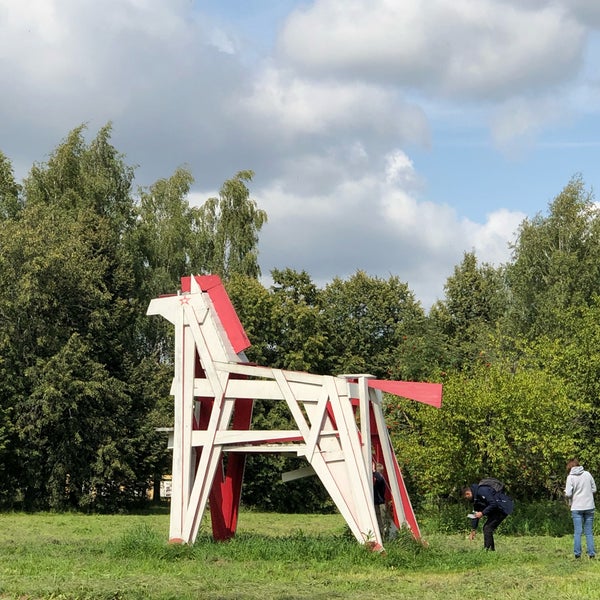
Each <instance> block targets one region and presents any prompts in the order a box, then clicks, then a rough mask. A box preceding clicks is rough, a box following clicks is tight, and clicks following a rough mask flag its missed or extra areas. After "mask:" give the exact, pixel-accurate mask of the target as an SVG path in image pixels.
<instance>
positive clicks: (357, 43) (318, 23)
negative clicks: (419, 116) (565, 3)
mask: <svg viewBox="0 0 600 600" xmlns="http://www.w3.org/2000/svg"><path fill="white" fill-rule="evenodd" d="M307 40H310V43H307ZM558 40H560V43H557V41H558ZM584 42H585V30H584V27H583V26H582V25H581V24H579V23H578V22H577V21H576V20H575V19H574V18H573V17H572V16H571V15H569V13H567V12H566V10H565V9H564V8H563V7H561V6H560V5H559V4H556V3H547V4H546V5H544V6H540V7H538V8H537V10H533V9H531V8H528V7H526V6H522V5H518V4H512V5H511V4H507V3H506V2H505V1H503V0H477V1H474V0H454V1H453V2H447V0H427V1H423V0H403V2H395V1H393V0H317V1H316V2H314V3H313V4H312V5H310V6H308V7H307V8H304V9H299V10H297V11H296V12H295V13H294V14H293V15H292V16H291V17H290V18H289V19H288V22H287V23H286V26H285V28H284V30H283V32H282V34H281V39H280V48H281V52H282V53H283V55H285V56H286V57H287V58H288V59H289V60H290V61H291V62H292V63H293V64H295V65H296V66H297V67H298V68H300V69H304V70H306V71H307V72H310V73H313V74H319V75H323V74H325V75H331V74H332V73H335V74H336V76H337V77H341V76H346V77H348V78H352V79H355V78H361V79H364V80H370V81H378V82H381V83H385V84H394V85H397V86H400V87H401V88H402V87H411V88H413V89H418V90H426V91H434V92H437V93H442V94H446V95H448V96H450V97H466V98H506V97H508V96H511V95H513V94H514V93H515V92H518V91H519V90H521V91H526V90H532V89H539V88H541V87H544V86H548V85H552V84H556V83H560V82H562V81H565V80H566V79H570V78H571V77H572V74H573V72H574V71H575V70H576V69H577V68H578V67H579V65H580V63H581V60H582V51H583V47H584Z"/></svg>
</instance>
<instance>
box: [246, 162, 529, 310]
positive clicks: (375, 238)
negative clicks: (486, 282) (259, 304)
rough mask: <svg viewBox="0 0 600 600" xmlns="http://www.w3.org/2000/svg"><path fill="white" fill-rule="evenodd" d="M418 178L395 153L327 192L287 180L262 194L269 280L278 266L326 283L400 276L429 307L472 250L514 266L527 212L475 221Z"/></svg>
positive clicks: (263, 250)
mask: <svg viewBox="0 0 600 600" xmlns="http://www.w3.org/2000/svg"><path fill="white" fill-rule="evenodd" d="M330 159H331V160H334V159H333V158H331V157H330ZM313 164H314V165H316V164H317V163H316V162H315V163H313ZM321 168H322V167H321ZM336 169H337V170H339V171H340V172H342V171H343V169H342V168H341V167H336V165H335V164H330V165H329V171H331V172H334V171H336ZM392 172H393V173H394V176H393V177H389V175H390V173H392ZM386 174H387V176H386ZM399 174H400V175H401V176H400V177H398V175H399ZM418 180H419V176H418V174H417V173H415V171H414V167H413V165H412V161H411V160H410V158H409V157H408V156H407V155H406V154H405V153H404V152H403V151H401V150H395V151H393V152H391V153H390V154H389V155H388V156H387V157H384V159H382V160H381V161H380V163H379V169H378V170H377V171H371V172H369V173H366V174H363V175H362V176H357V177H354V178H353V177H352V176H351V175H349V174H346V175H345V176H344V177H343V178H342V177H340V178H339V179H338V180H337V184H336V185H335V186H333V187H332V188H331V189H330V190H329V191H328V192H327V193H322V194H318V193H316V192H315V193H313V194H311V195H307V194H303V195H297V194H296V193H295V187H294V183H293V181H285V180H279V181H277V182H274V183H272V184H271V185H269V186H267V187H264V188H262V189H258V190H257V191H256V194H254V196H255V197H256V198H258V199H259V204H260V206H261V207H263V208H265V209H266V211H267V213H268V214H269V223H268V224H267V225H266V226H265V228H264V230H263V232H262V233H261V244H260V250H261V253H260V259H261V260H260V262H261V266H262V268H263V274H264V275H265V276H267V275H268V273H269V271H270V270H271V269H273V268H277V269H281V268H285V267H290V268H294V269H297V270H306V271H307V272H308V273H310V274H311V276H312V278H313V280H314V281H315V282H316V283H318V284H320V285H324V284H326V283H327V282H329V281H331V279H332V278H333V277H334V276H339V277H347V276H349V275H351V274H352V273H354V272H355V271H356V270H357V269H362V270H364V271H366V272H367V273H369V274H370V275H372V276H381V277H388V276H390V275H397V276H398V277H399V278H400V279H401V280H403V281H406V282H407V283H408V285H409V287H410V288H411V289H412V290H413V291H414V292H415V293H416V295H417V297H418V298H419V299H420V300H421V301H422V303H423V306H424V307H425V308H426V309H428V308H429V307H430V306H431V304H432V303H433V302H434V301H435V300H436V299H437V298H439V297H441V295H442V293H443V285H444V283H445V281H446V278H447V277H448V276H449V275H450V274H451V272H452V269H453V267H454V266H455V265H456V264H458V262H460V260H461V257H462V255H463V253H464V252H465V251H471V250H474V251H475V252H476V253H477V255H478V257H479V258H480V259H481V260H482V261H485V262H489V263H491V264H496V265H499V264H501V263H504V262H506V261H507V260H508V258H509V252H510V251H509V246H508V245H509V242H510V241H511V240H512V239H513V237H514V233H515V231H516V229H517V227H518V224H519V223H520V222H521V221H522V219H523V218H524V216H525V215H524V214H522V213H520V212H510V211H507V210H499V211H496V212H493V213H491V214H490V215H488V217H487V220H486V222H485V223H475V222H473V221H471V220H468V219H465V218H461V217H459V215H458V214H457V213H456V211H455V210H454V209H453V208H451V207H449V206H446V205H441V204H438V203H435V202H431V201H423V200H420V199H419V198H418V197H417V196H416V195H415V193H418V192H417V189H416V188H415V186H414V182H415V181H418Z"/></svg>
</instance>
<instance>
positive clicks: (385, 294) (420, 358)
mask: <svg viewBox="0 0 600 600" xmlns="http://www.w3.org/2000/svg"><path fill="white" fill-rule="evenodd" d="M322 311H323V322H324V328H325V329H324V330H325V332H326V334H327V338H328V340H329V345H330V347H329V357H330V365H329V368H328V370H329V371H330V372H333V373H370V374H372V375H375V376H377V377H381V378H393V379H396V378H398V379H420V378H423V377H425V376H427V375H428V373H429V371H430V368H431V365H430V364H428V363H429V358H430V350H431V348H432V343H433V342H432V340H431V339H430V338H429V337H428V336H427V335H424V331H426V330H427V328H426V317H425V313H424V311H423V309H422V307H421V305H420V304H419V302H418V301H417V300H416V299H415V297H414V294H413V293H412V292H411V291H410V289H409V288H408V285H407V284H406V283H403V282H401V281H400V280H399V279H398V278H397V277H390V278H389V279H388V280H383V279H380V278H377V277H369V276H368V275H367V274H366V273H364V272H362V271H357V272H356V273H355V274H354V275H353V276H352V277H350V278H349V279H348V280H346V281H343V280H342V279H339V278H335V279H334V280H333V281H332V283H330V284H329V285H327V286H326V287H325V289H324V290H323V293H322Z"/></svg>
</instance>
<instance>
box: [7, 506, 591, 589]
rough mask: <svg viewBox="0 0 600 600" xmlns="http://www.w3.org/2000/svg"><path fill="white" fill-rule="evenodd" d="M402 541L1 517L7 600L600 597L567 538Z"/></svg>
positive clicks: (129, 518) (154, 519)
mask: <svg viewBox="0 0 600 600" xmlns="http://www.w3.org/2000/svg"><path fill="white" fill-rule="evenodd" d="M423 529H424V531H423V533H424V537H425V538H426V540H427V542H428V546H427V547H423V546H422V545H419V544H415V543H413V542H412V540H411V539H410V538H409V537H406V536H401V537H400V539H399V540H398V541H397V542H395V543H388V544H387V545H386V549H387V554H386V555H385V556H382V555H378V554H372V553H369V552H368V551H366V550H365V549H364V547H362V546H360V545H359V544H357V543H356V542H355V541H354V540H353V539H351V538H349V537H348V535H347V534H346V530H345V525H344V523H343V520H342V518H341V517H340V516H339V515H280V514H264V513H256V512H243V513H242V514H241V515H240V521H239V527H238V535H237V536H236V538H235V539H234V540H231V541H230V542H227V543H215V542H213V541H212V539H211V538H210V536H209V535H208V530H209V524H207V523H205V524H204V525H203V528H202V533H201V535H200V537H199V539H198V541H197V543H196V544H195V545H194V546H193V547H188V546H177V545H169V544H167V543H166V538H167V535H168V515H167V514H166V513H162V514H157V513H155V514H149V515H122V516H120V515H110V516H100V515H79V514H56V515H55V514H47V513H44V514H32V515H31V514H21V513H14V514H13V513H9V514H0V598H2V599H8V598H11V599H12V598H15V599H19V600H32V599H38V598H52V599H54V600H58V599H65V600H66V599H90V600H91V599H104V600H111V599H112V600H117V599H119V600H121V599H122V600H129V599H136V600H137V599H142V598H143V599H145V600H148V599H150V600H152V599H161V600H165V599H184V600H186V599H192V598H194V599H209V600H213V599H214V600H216V599H223V600H233V599H244V600H271V599H278V600H296V599H313V598H314V599H323V600H325V599H327V600H330V599H336V598H340V599H342V598H343V599H361V600H371V599H373V600H374V599H381V598H386V597H389V598H419V599H430V598H431V599H433V598H435V599H438V598H444V599H457V600H458V599H459V598H460V599H461V600H478V599H482V598H486V599H487V598H493V599H517V598H518V599H531V600H542V599H544V600H552V599H557V600H558V599H561V600H573V599H579V598H581V599H583V598H586V599H587V598H596V597H600V591H599V590H600V560H599V561H591V560H587V559H586V560H579V561H575V559H573V558H572V553H571V544H572V537H571V536H563V537H549V536H512V535H511V536H508V535H501V534H499V535H498V536H497V544H496V545H497V549H498V551H497V552H495V553H486V552H484V551H483V550H482V549H481V546H482V539H481V534H479V536H478V538H477V539H476V540H475V541H474V542H469V541H468V540H467V539H466V537H465V535H464V534H462V533H461V534H458V533H456V534H439V533H431V534H428V533H427V531H426V527H423Z"/></svg>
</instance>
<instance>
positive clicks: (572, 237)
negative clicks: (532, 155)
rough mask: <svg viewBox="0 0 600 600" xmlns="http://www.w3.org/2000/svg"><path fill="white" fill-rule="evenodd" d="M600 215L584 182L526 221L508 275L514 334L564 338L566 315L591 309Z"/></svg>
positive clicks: (599, 258)
mask: <svg viewBox="0 0 600 600" xmlns="http://www.w3.org/2000/svg"><path fill="white" fill-rule="evenodd" d="M599 216H600V213H599V211H598V208H597V207H596V205H595V203H594V199H593V195H592V193H591V192H590V191H587V190H586V189H585V186H584V183H583V181H582V179H581V177H574V178H573V179H572V180H571V181H570V182H569V183H568V184H567V186H566V187H565V188H564V189H563V190H562V192H561V193H560V194H559V195H558V196H557V197H556V198H555V199H554V200H553V201H552V203H551V204H550V205H549V212H548V215H547V216H545V217H544V216H542V215H537V216H536V217H535V218H533V219H531V220H528V219H526V220H525V221H524V222H523V223H522V224H521V227H520V230H519V236H518V239H517V242H516V244H515V246H514V249H513V260H512V262H511V264H509V266H508V269H507V278H508V284H509V288H510V293H511V303H510V309H511V310H510V321H509V323H510V327H511V331H512V333H514V334H516V335H519V334H523V335H525V336H527V337H528V338H530V339H534V338H535V337H536V336H538V335H542V334H548V335H550V336H553V335H560V329H561V321H562V315H563V314H564V312H565V310H567V309H568V308H569V307H572V306H582V305H586V304H589V302H590V300H591V298H592V296H593V294H594V293H596V292H597V289H598V281H599V280H600V218H599Z"/></svg>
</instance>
